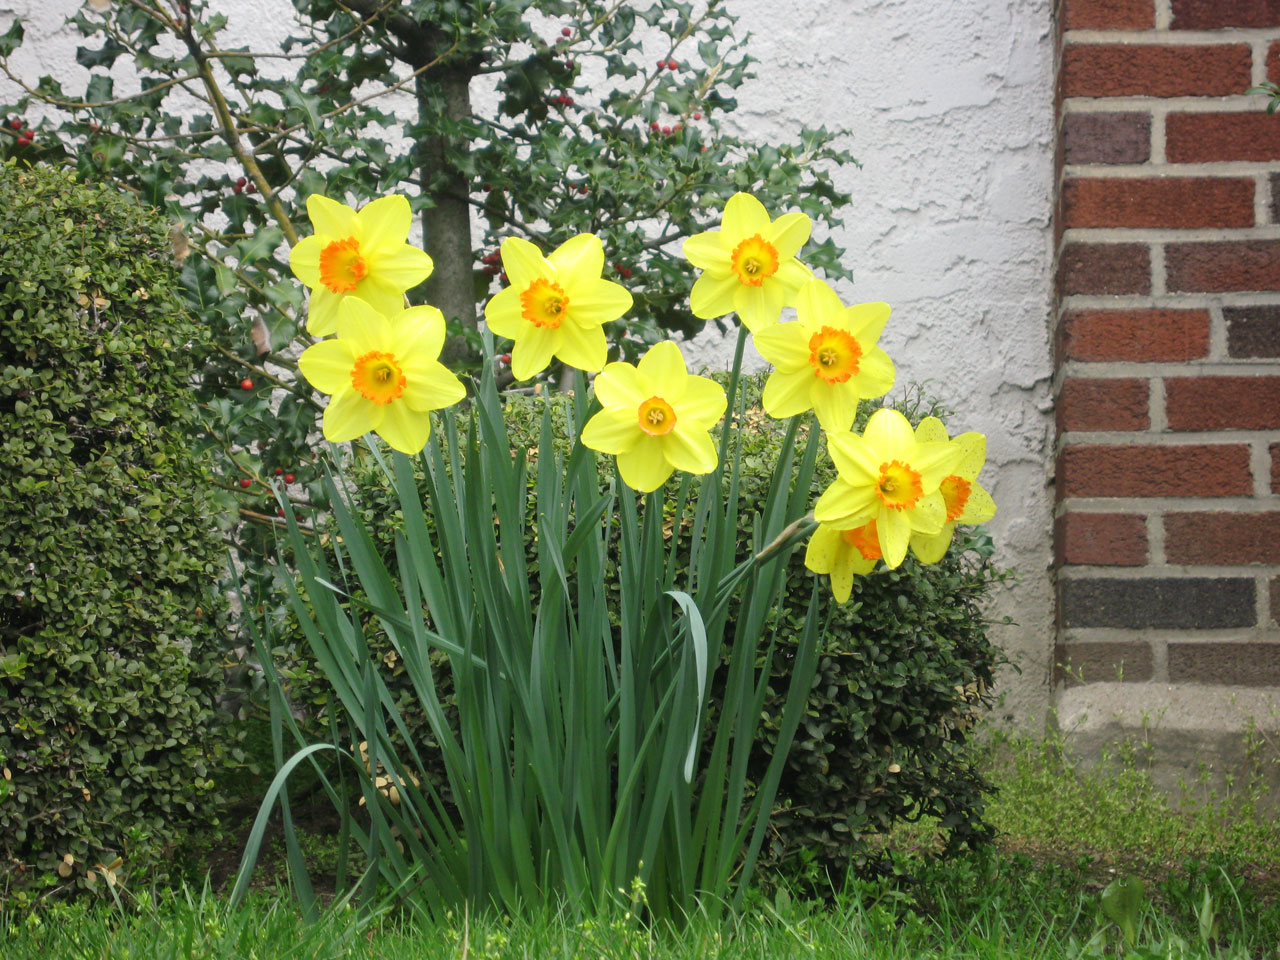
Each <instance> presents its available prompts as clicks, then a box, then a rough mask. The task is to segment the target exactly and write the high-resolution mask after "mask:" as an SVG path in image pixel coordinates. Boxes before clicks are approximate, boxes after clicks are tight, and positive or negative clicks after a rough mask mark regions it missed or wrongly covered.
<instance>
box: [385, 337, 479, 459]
mask: <svg viewBox="0 0 1280 960" xmlns="http://www.w3.org/2000/svg"><path fill="white" fill-rule="evenodd" d="M401 370H402V371H403V373H404V378H405V387H404V393H402V394H401V395H400V399H399V400H397V401H394V402H392V403H391V404H390V406H396V405H398V404H400V403H403V404H404V405H405V406H407V407H408V408H409V409H411V410H416V411H419V412H424V411H427V410H441V409H443V408H445V407H451V406H453V405H454V404H455V403H457V402H458V401H459V400H461V399H462V398H463V397H465V396H466V395H467V391H466V388H465V387H463V385H462V381H461V380H459V379H458V378H457V377H456V376H454V375H453V372H452V371H451V370H449V368H448V367H446V366H445V365H444V364H443V363H441V362H440V361H439V360H422V359H416V360H412V361H409V362H406V363H403V364H401ZM388 442H390V441H388ZM424 442H425V441H424ZM392 446H394V444H392ZM397 449H399V448H397ZM418 449H422V448H421V447H419V448H418ZM414 452H415V453H416V452H417V451H416V450H415V451H414Z"/></svg>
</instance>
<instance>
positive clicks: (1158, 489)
mask: <svg viewBox="0 0 1280 960" xmlns="http://www.w3.org/2000/svg"><path fill="white" fill-rule="evenodd" d="M1252 492H1253V478H1252V476H1250V474H1249V448H1248V447H1247V446H1245V445H1244V444H1229V445H1228V444H1221V445H1207V444H1206V445H1187V446H1176V447H1175V446H1169V447H1161V446H1155V445H1153V444H1143V445H1132V446H1130V445H1124V446H1118V445H1117V446H1111V445H1101V444H1074V445H1070V446H1067V447H1064V448H1063V450H1062V453H1061V454H1059V456H1058V496H1060V497H1231V496H1240V495H1245V494H1250V493H1252Z"/></svg>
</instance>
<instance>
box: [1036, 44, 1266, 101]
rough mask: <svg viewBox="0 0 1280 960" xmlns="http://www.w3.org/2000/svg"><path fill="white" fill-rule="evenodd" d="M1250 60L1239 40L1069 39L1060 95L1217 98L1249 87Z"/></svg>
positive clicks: (1063, 58)
mask: <svg viewBox="0 0 1280 960" xmlns="http://www.w3.org/2000/svg"><path fill="white" fill-rule="evenodd" d="M1251 65H1252V52H1251V51H1250V49H1249V47H1248V46H1247V45H1246V44H1243V43H1232V44H1226V43H1218V44H1204V45H1191V44H1179V45H1177V46H1161V45H1156V44H1132V43H1088V44H1085V43H1069V44H1067V46H1066V48H1065V49H1064V50H1063V52H1062V66H1061V68H1060V73H1059V83H1061V84H1062V95H1063V96H1064V97H1221V96H1227V95H1228V94H1233V93H1244V92H1245V91H1246V90H1248V89H1249V86H1250V83H1251V79H1252V73H1251V70H1252V66H1251Z"/></svg>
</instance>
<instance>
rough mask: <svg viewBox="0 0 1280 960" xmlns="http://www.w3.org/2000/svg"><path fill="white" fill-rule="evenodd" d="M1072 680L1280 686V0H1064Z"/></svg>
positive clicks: (1060, 536)
mask: <svg viewBox="0 0 1280 960" xmlns="http://www.w3.org/2000/svg"><path fill="white" fill-rule="evenodd" d="M1056 25H1057V31H1058V40H1059V43H1058V61H1057V82H1058V86H1057V101H1056V109H1057V119H1058V144H1057V147H1058V156H1057V163H1058V167H1057V170H1058V196H1057V208H1056V215H1055V234H1054V236H1055V242H1056V255H1057V261H1056V283H1057V287H1056V291H1057V308H1056V316H1055V323H1056V327H1055V338H1054V350H1055V361H1054V362H1055V370H1056V380H1055V388H1056V402H1057V427H1058V441H1057V447H1056V479H1055V484H1056V493H1057V514H1056V521H1055V531H1054V538H1055V560H1056V566H1057V584H1058V648H1057V651H1056V656H1055V660H1056V661H1057V663H1058V665H1059V667H1058V672H1057V678H1058V682H1059V683H1061V684H1068V685H1069V684H1074V683H1077V682H1079V681H1080V680H1083V681H1084V682H1085V683H1089V682H1096V681H1115V680H1124V681H1127V682H1133V683H1144V682H1145V683H1158V684H1181V683H1213V684H1237V685H1250V686H1280V624H1278V623H1277V620H1278V619H1280V113H1278V114H1277V115H1275V116H1269V115H1267V114H1266V113H1265V112H1264V111H1263V110H1262V105H1263V104H1264V103H1265V99H1263V98H1260V97H1258V96H1256V95H1254V96H1246V95H1245V91H1246V90H1247V89H1249V88H1250V87H1252V86H1256V85H1257V84H1259V83H1260V82H1261V81H1263V80H1265V79H1268V78H1270V79H1272V80H1277V81H1280V0H1058V3H1057V10H1056Z"/></svg>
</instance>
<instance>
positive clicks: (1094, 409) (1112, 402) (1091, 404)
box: [1057, 377, 1151, 433]
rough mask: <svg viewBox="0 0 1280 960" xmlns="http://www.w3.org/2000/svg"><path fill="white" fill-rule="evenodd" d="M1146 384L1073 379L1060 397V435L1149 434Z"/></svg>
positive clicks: (1136, 381)
mask: <svg viewBox="0 0 1280 960" xmlns="http://www.w3.org/2000/svg"><path fill="white" fill-rule="evenodd" d="M1149 392H1150V388H1149V386H1148V383H1147V381H1146V380H1082V379H1078V378H1074V377H1073V378H1071V379H1069V380H1066V381H1065V382H1064V383H1063V384H1062V391H1061V392H1060V393H1059V394H1058V403H1057V413H1058V431H1059V432H1060V433H1065V432H1067V431H1069V430H1145V429H1147V427H1149V426H1150V425H1151V418H1150V417H1149V416H1148V414H1147V395H1148V393H1149Z"/></svg>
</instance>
